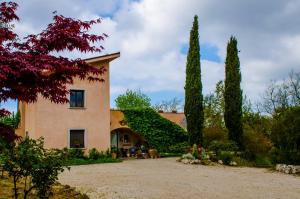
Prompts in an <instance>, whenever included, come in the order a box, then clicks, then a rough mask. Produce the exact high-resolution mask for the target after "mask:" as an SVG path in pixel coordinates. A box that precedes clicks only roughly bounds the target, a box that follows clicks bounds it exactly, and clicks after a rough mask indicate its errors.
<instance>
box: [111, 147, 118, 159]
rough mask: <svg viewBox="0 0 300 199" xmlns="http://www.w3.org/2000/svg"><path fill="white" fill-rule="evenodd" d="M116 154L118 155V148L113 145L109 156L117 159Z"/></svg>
mask: <svg viewBox="0 0 300 199" xmlns="http://www.w3.org/2000/svg"><path fill="white" fill-rule="evenodd" d="M117 156H118V149H117V147H115V146H113V147H111V157H112V158H113V159H117Z"/></svg>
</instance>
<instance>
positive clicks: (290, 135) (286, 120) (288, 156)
mask: <svg viewBox="0 0 300 199" xmlns="http://www.w3.org/2000/svg"><path fill="white" fill-rule="evenodd" d="M271 139H272V141H273V142H274V145H275V147H276V148H277V149H279V155H278V157H277V158H278V160H277V161H278V162H285V163H290V164H300V106H296V107H291V108H289V109H287V110H284V111H282V112H280V113H278V115H276V116H275V118H274V121H273V125H272V132H271Z"/></svg>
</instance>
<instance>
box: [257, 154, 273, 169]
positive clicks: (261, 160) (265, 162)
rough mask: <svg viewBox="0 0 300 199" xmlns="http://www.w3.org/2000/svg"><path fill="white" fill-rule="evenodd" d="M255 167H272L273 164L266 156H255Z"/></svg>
mask: <svg viewBox="0 0 300 199" xmlns="http://www.w3.org/2000/svg"><path fill="white" fill-rule="evenodd" d="M255 166H257V167H272V166H273V164H272V162H271V160H270V158H268V157H267V156H261V155H257V156H256V158H255Z"/></svg>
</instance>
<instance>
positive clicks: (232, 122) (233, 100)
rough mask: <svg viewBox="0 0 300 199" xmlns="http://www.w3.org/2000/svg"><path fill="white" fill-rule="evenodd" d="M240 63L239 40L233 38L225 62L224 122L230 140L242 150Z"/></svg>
mask: <svg viewBox="0 0 300 199" xmlns="http://www.w3.org/2000/svg"><path fill="white" fill-rule="evenodd" d="M240 84H241V72H240V61H239V56H238V49H237V40H236V38H235V37H233V36H231V38H230V40H229V42H228V44H227V56H226V62H225V96H224V99H225V113H224V120H225V125H226V128H227V129H228V131H229V139H230V140H233V141H235V142H236V143H237V145H238V146H239V147H240V148H242V136H243V124H242V104H243V95H242V90H241V85H240Z"/></svg>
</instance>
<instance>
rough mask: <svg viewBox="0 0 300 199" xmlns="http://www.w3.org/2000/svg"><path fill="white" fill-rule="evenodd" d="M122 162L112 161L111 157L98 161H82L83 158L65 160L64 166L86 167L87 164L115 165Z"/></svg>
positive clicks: (118, 160)
mask: <svg viewBox="0 0 300 199" xmlns="http://www.w3.org/2000/svg"><path fill="white" fill-rule="evenodd" d="M117 162H122V160H121V159H113V158H111V157H105V158H100V159H96V160H94V159H84V158H72V159H69V160H67V162H66V165H68V166H72V165H87V164H101V163H117Z"/></svg>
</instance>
